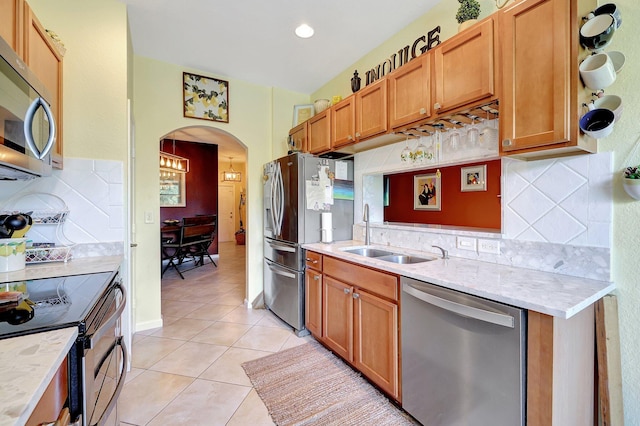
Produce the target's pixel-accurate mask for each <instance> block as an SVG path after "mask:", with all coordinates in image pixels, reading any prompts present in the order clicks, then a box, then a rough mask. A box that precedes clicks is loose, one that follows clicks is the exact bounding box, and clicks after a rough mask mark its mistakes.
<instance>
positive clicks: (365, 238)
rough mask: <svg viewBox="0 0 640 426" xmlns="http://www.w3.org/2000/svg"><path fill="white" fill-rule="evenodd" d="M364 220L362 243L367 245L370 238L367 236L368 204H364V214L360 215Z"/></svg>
mask: <svg viewBox="0 0 640 426" xmlns="http://www.w3.org/2000/svg"><path fill="white" fill-rule="evenodd" d="M362 220H364V244H365V245H367V246H368V245H369V243H370V242H371V239H370V237H369V204H365V205H364V214H363V215H362Z"/></svg>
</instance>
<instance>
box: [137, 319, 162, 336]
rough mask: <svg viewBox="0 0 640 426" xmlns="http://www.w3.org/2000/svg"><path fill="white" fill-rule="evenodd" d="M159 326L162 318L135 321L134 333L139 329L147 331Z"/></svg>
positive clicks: (139, 330)
mask: <svg viewBox="0 0 640 426" xmlns="http://www.w3.org/2000/svg"><path fill="white" fill-rule="evenodd" d="M160 327H162V318H160V319H157V320H153V321H145V322H137V323H136V326H135V331H134V333H139V332H141V331H147V330H151V329H154V328H160Z"/></svg>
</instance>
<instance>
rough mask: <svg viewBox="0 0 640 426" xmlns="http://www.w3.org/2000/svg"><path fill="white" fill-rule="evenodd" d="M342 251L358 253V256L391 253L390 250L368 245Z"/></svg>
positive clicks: (376, 255) (386, 254) (387, 254)
mask: <svg viewBox="0 0 640 426" xmlns="http://www.w3.org/2000/svg"><path fill="white" fill-rule="evenodd" d="M344 251H345V252H347V253H352V254H358V255H360V256H365V257H380V256H389V255H392V254H393V252H391V251H386V250H380V249H375V248H369V247H360V248H354V249H347V250H344Z"/></svg>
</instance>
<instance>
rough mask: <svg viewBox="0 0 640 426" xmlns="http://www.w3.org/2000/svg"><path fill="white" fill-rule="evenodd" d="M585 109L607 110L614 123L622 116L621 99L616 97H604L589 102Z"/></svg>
mask: <svg viewBox="0 0 640 426" xmlns="http://www.w3.org/2000/svg"><path fill="white" fill-rule="evenodd" d="M587 107H588V108H589V110H594V109H598V108H601V109H608V110H609V111H611V112H613V116H614V121H618V120H619V119H620V116H622V98H621V97H620V96H617V95H604V96H602V97H601V98H598V99H596V100H594V101H591V102H590V103H589V104H588V105H587Z"/></svg>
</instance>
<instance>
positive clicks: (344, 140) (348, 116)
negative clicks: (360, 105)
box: [330, 96, 356, 148]
mask: <svg viewBox="0 0 640 426" xmlns="http://www.w3.org/2000/svg"><path fill="white" fill-rule="evenodd" d="M330 111H331V113H330V114H331V147H332V148H339V147H341V146H344V145H348V144H350V143H353V142H354V141H355V139H356V129H355V125H356V99H355V96H349V97H348V98H347V99H344V100H343V101H341V102H338V103H337V104H335V105H334V106H332V107H331V109H330Z"/></svg>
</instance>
